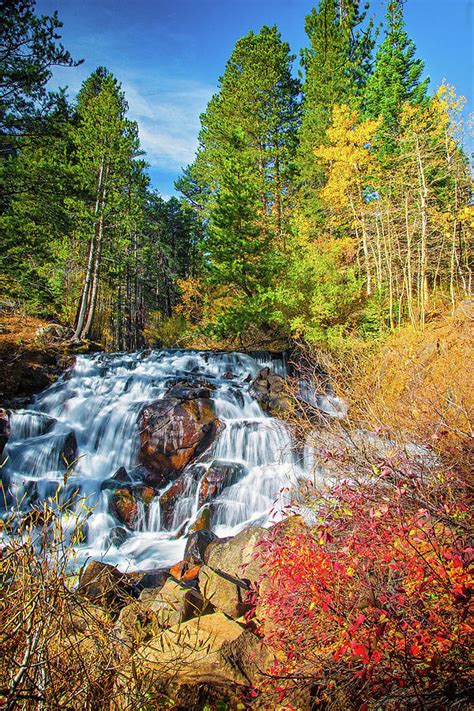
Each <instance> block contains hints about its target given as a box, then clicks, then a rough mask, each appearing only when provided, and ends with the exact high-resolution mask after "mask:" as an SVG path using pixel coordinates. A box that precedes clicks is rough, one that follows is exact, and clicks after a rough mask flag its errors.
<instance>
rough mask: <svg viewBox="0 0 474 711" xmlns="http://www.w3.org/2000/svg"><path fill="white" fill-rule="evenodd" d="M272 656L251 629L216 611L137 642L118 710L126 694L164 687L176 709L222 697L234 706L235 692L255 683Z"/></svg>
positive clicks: (152, 692) (151, 693)
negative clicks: (137, 646) (146, 640)
mask: <svg viewBox="0 0 474 711" xmlns="http://www.w3.org/2000/svg"><path fill="white" fill-rule="evenodd" d="M270 664H271V658H270V655H269V654H268V652H266V650H264V649H262V647H261V644H260V641H259V640H258V638H257V637H255V636H254V635H253V634H252V633H251V632H248V631H247V630H244V629H243V628H242V627H241V626H240V625H239V624H237V622H234V620H231V619H229V618H228V617H226V615H224V614H223V613H221V612H216V613H213V614H209V615H205V616H204V617H198V618H193V619H192V620H189V621H188V622H184V623H181V624H180V625H177V626H174V627H171V628H169V629H167V630H165V631H164V632H163V633H162V634H161V635H157V636H156V637H154V638H153V639H152V640H151V641H150V642H148V643H147V644H144V645H143V646H141V647H140V648H139V649H138V650H137V651H136V652H135V654H134V656H133V664H130V665H127V666H125V667H124V669H123V671H122V673H121V675H120V681H119V688H118V691H120V690H122V691H123V692H124V693H123V699H124V705H121V702H120V698H118V699H117V702H116V704H117V706H116V707H117V708H119V709H125V708H126V706H125V703H126V701H125V699H126V696H127V692H128V693H130V692H132V693H133V691H134V689H136V688H137V687H140V686H141V688H147V689H148V690H149V696H150V698H152V699H154V695H155V694H156V699H157V700H158V699H159V695H160V694H161V693H163V691H167V692H168V693H169V695H170V697H171V698H172V699H173V701H174V703H175V704H176V708H183V709H185V708H186V709H193V708H196V709H198V708H203V707H204V705H205V704H206V703H208V702H212V701H216V702H217V701H221V702H222V701H226V702H227V703H228V704H229V708H237V706H236V704H238V703H239V701H240V698H239V691H240V690H242V691H243V690H245V689H248V688H249V687H251V686H253V685H256V684H257V683H258V680H259V678H261V674H262V673H265V671H266V670H268V669H269V667H270Z"/></svg>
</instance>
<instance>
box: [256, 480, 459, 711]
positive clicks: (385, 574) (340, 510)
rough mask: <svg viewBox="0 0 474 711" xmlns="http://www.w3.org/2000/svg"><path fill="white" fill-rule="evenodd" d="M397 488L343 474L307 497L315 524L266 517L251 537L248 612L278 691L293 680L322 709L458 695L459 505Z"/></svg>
mask: <svg viewBox="0 0 474 711" xmlns="http://www.w3.org/2000/svg"><path fill="white" fill-rule="evenodd" d="M448 488H449V487H446V489H445V490H446V491H447V490H448ZM408 491H409V490H408V488H407V486H406V485H405V484H403V485H399V486H398V487H393V488H391V487H387V486H386V485H383V486H382V485H374V484H366V485H360V484H358V485H357V486H350V485H349V484H343V485H341V486H339V487H338V488H336V489H334V490H333V491H332V492H331V493H330V494H329V495H328V496H326V497H325V498H324V499H321V500H318V501H317V507H316V510H317V512H318V519H319V520H320V523H319V524H318V525H317V526H315V527H314V528H312V529H311V530H310V529H309V528H307V527H306V526H301V525H300V526H295V527H288V526H287V525H283V526H282V527H278V526H277V527H275V528H274V529H273V530H274V533H273V535H272V536H271V537H270V538H269V539H268V540H266V541H263V542H262V543H261V553H260V555H261V556H262V557H263V559H264V561H265V570H266V571H267V572H266V574H265V575H264V576H263V578H262V580H261V581H260V598H259V601H258V604H257V609H256V617H257V620H258V621H259V623H260V630H261V633H262V635H263V637H264V638H265V641H266V642H267V644H268V645H269V646H270V648H271V649H272V650H273V652H274V653H275V657H276V660H277V661H276V663H275V667H274V674H275V677H278V678H279V682H278V687H277V688H278V690H279V691H280V695H281V700H283V699H284V698H285V695H286V692H287V691H288V690H289V688H290V687H291V686H292V685H295V684H297V685H299V686H301V685H302V684H303V683H307V684H308V685H309V686H311V688H312V690H313V694H314V695H315V697H316V699H317V700H318V701H319V702H321V703H323V702H325V701H326V702H328V701H329V702H330V703H332V704H333V706H332V707H333V708H362V707H363V706H364V705H367V704H369V705H370V704H371V702H372V703H373V704H374V705H375V706H377V707H380V702H383V701H384V702H385V703H388V704H390V705H389V706H388V708H398V707H401V708H407V707H408V708H417V707H423V708H429V707H430V706H433V707H436V708H444V707H446V706H447V705H449V704H450V703H451V701H453V700H455V699H456V700H458V701H460V700H461V702H462V699H463V698H465V697H466V694H467V689H468V679H469V671H470V666H469V649H470V648H469V636H470V634H471V633H472V631H473V627H472V617H470V616H469V603H470V596H471V594H472V588H473V576H472V560H473V549H472V548H470V547H469V545H468V535H467V530H466V526H467V520H468V518H467V517H468V511H467V507H466V506H465V505H463V504H462V503H458V504H456V503H454V502H453V497H449V500H448V497H445V498H444V500H443V501H439V502H438V503H437V504H436V506H434V505H433V503H432V502H431V504H430V506H429V510H428V507H427V508H416V507H414V506H413V503H412V499H410V497H409V493H408ZM315 506H316V504H315ZM471 681H472V679H471ZM273 688H275V687H273ZM335 699H339V701H338V702H335ZM384 708H387V706H384Z"/></svg>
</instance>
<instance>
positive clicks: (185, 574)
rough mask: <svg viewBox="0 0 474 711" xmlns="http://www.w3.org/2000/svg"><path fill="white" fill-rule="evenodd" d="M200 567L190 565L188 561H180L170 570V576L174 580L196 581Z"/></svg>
mask: <svg viewBox="0 0 474 711" xmlns="http://www.w3.org/2000/svg"><path fill="white" fill-rule="evenodd" d="M200 568H201V566H200V565H196V564H195V563H190V562H189V561H188V560H180V561H179V563H176V564H175V565H173V566H172V567H171V568H170V575H172V576H173V578H174V579H175V580H178V581H179V580H188V581H189V580H196V579H197V577H198V575H199V570H200Z"/></svg>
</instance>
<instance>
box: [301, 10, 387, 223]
mask: <svg viewBox="0 0 474 711" xmlns="http://www.w3.org/2000/svg"><path fill="white" fill-rule="evenodd" d="M365 17H366V13H365V12H361V11H360V10H359V3H358V2H354V1H353V0H351V1H350V2H348V3H344V4H343V3H342V2H336V0H321V2H320V3H319V5H318V8H317V9H316V8H313V10H312V11H311V13H310V14H309V15H308V16H307V17H306V22H305V30H306V33H307V35H308V38H309V41H310V47H309V48H308V49H305V50H303V51H302V65H303V68H304V71H305V81H304V85H303V92H304V99H303V115H302V122H301V128H300V131H299V135H298V138H299V146H298V160H297V164H298V169H299V180H300V182H301V187H300V209H301V210H302V212H303V214H304V215H305V216H306V217H307V218H309V219H310V220H311V223H312V225H313V229H315V225H316V223H317V222H318V221H320V217H318V216H320V212H321V204H320V201H319V197H318V191H319V190H320V189H321V187H322V186H323V185H324V180H325V171H324V168H323V167H322V165H321V164H320V163H318V162H317V161H315V160H314V154H313V151H314V149H315V148H316V147H317V146H319V145H321V144H322V143H324V142H325V140H326V131H327V129H328V128H329V125H330V123H331V115H332V109H333V107H334V106H335V105H336V104H342V103H346V104H351V105H356V106H357V104H358V103H359V101H360V94H361V92H362V90H363V87H364V84H365V81H366V77H367V76H368V74H369V72H370V64H371V52H372V48H373V44H374V43H373V39H372V23H371V22H369V23H368V26H367V27H365V29H363V30H362V29H361V27H362V25H363V23H364V20H365Z"/></svg>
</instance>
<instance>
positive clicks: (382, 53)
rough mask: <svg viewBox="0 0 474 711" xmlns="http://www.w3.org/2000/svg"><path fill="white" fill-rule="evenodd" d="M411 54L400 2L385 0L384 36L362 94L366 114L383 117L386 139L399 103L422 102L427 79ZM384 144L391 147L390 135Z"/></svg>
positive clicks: (397, 122) (413, 51) (396, 125)
mask: <svg viewBox="0 0 474 711" xmlns="http://www.w3.org/2000/svg"><path fill="white" fill-rule="evenodd" d="M415 55H416V47H415V44H414V42H413V40H411V39H410V38H409V37H408V35H407V33H406V31H405V24H404V19H403V2H402V0H389V2H388V5H387V14H386V27H385V38H384V40H383V42H382V44H381V45H380V47H379V50H378V52H377V56H376V59H375V67H374V71H373V73H372V74H371V76H370V77H369V79H368V80H367V86H366V91H365V96H364V104H365V108H366V114H367V116H368V117H370V118H377V117H378V116H382V117H383V121H384V124H383V127H384V134H385V138H386V141H387V140H388V136H387V134H390V133H393V132H394V131H396V130H397V129H398V128H399V125H400V113H401V109H402V105H403V103H404V102H406V101H409V102H411V103H413V104H422V103H423V102H425V100H426V92H427V88H428V83H429V79H424V80H423V81H422V80H421V75H422V73H423V69H424V62H423V61H422V60H421V59H417V58H416V56H415ZM386 147H387V148H388V149H391V150H393V149H394V142H393V139H392V141H391V143H390V146H388V145H387V146H386Z"/></svg>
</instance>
